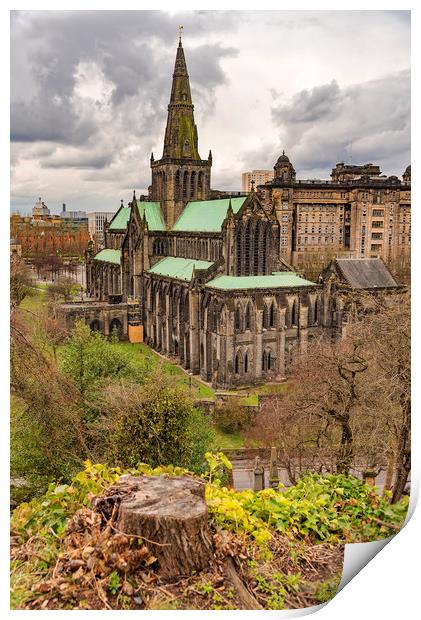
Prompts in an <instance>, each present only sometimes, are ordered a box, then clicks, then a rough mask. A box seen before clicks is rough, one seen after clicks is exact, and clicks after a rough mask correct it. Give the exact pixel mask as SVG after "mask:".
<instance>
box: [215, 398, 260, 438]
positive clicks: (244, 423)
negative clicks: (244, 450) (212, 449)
mask: <svg viewBox="0 0 421 620" xmlns="http://www.w3.org/2000/svg"><path fill="white" fill-rule="evenodd" d="M251 419H252V417H251V414H250V411H249V408H248V407H244V406H241V405H240V403H239V402H238V399H234V398H231V399H230V400H229V401H228V402H227V403H225V404H224V405H222V406H220V407H217V408H216V409H215V414H214V420H215V424H216V426H217V428H218V429H219V430H220V431H222V432H223V433H229V434H232V433H238V432H239V431H241V430H243V429H245V428H247V427H248V426H249V425H250V422H251Z"/></svg>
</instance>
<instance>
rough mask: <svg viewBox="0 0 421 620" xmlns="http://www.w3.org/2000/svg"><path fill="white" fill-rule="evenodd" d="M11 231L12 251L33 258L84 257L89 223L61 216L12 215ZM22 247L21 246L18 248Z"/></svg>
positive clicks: (26, 257)
mask: <svg viewBox="0 0 421 620" xmlns="http://www.w3.org/2000/svg"><path fill="white" fill-rule="evenodd" d="M10 234H11V238H12V239H13V242H12V243H11V248H12V251H15V253H18V252H21V254H22V256H23V258H25V259H29V260H33V259H37V258H45V259H46V258H47V257H50V256H52V255H57V256H58V255H60V256H61V257H62V258H63V259H65V258H71V257H82V256H83V255H84V253H85V249H86V246H87V244H88V241H89V233H88V227H87V224H86V223H85V225H83V226H82V225H76V226H75V225H74V223H73V222H72V221H71V220H64V219H62V218H60V217H59V216H36V217H32V218H31V217H22V216H20V215H16V214H14V215H12V216H11V218H10ZM18 246H19V248H18Z"/></svg>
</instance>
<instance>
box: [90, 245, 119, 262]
mask: <svg viewBox="0 0 421 620" xmlns="http://www.w3.org/2000/svg"><path fill="white" fill-rule="evenodd" d="M120 259H121V250H111V249H108V248H107V249H105V250H100V251H99V252H98V254H96V255H95V256H94V260H100V261H102V262H104V263H113V264H114V265H119V264H120Z"/></svg>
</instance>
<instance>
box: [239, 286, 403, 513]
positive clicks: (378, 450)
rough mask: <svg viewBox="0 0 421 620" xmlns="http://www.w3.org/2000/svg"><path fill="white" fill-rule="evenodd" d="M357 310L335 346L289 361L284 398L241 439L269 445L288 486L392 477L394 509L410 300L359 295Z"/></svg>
mask: <svg viewBox="0 0 421 620" xmlns="http://www.w3.org/2000/svg"><path fill="white" fill-rule="evenodd" d="M358 308H359V309H358V312H356V313H351V314H350V322H349V324H348V326H347V329H346V330H344V333H345V334H346V335H345V336H344V338H343V339H342V340H341V341H339V342H337V343H331V342H329V341H327V340H326V339H320V340H318V341H316V342H314V343H313V342H312V344H311V347H309V351H308V353H306V354H305V355H300V356H297V357H296V360H295V362H294V363H293V365H292V377H291V379H290V381H289V384H288V390H287V392H286V394H285V396H284V397H282V398H281V399H278V400H277V401H272V402H271V403H269V404H266V405H265V406H264V407H263V410H262V411H261V412H260V414H259V415H258V416H257V419H256V423H255V424H254V426H253V427H252V428H251V429H250V430H249V432H248V436H249V437H250V438H252V439H257V440H259V441H262V442H263V443H264V444H266V445H273V443H274V442H276V444H277V445H278V446H279V447H280V449H281V463H282V465H283V466H284V467H285V468H286V470H287V471H288V473H289V477H290V479H291V482H292V483H294V482H295V479H296V477H297V474H299V473H300V472H301V471H303V469H312V470H316V471H317V470H319V471H321V470H323V469H326V470H333V469H335V470H336V471H338V472H340V473H344V474H348V473H350V471H351V470H353V469H359V470H361V469H366V470H371V471H374V472H375V474H378V473H379V472H380V471H381V470H384V469H387V478H388V479H391V478H392V473H393V472H395V478H394V481H393V487H392V501H394V502H395V501H397V500H398V499H399V498H400V497H401V495H402V492H403V490H404V488H405V485H406V483H407V480H408V476H409V472H410V465H411V454H410V402H411V400H410V307H409V295H408V294H407V293H401V294H399V295H394V296H390V295H388V296H381V295H371V296H364V295H361V296H360V299H359V303H358ZM386 484H388V483H386Z"/></svg>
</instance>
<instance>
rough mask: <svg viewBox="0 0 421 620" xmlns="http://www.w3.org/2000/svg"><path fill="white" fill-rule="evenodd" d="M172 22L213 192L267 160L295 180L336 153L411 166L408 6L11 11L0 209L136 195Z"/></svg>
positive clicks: (72, 205)
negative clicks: (5, 203) (6, 185)
mask: <svg viewBox="0 0 421 620" xmlns="http://www.w3.org/2000/svg"><path fill="white" fill-rule="evenodd" d="M179 24H183V26H184V34H183V45H184V49H185V54H186V60H187V65H188V70H189V74H190V82H191V87H192V95H193V99H194V104H195V120H196V123H197V126H198V131H199V152H200V154H201V156H202V157H204V158H205V157H207V154H208V152H209V149H210V148H211V149H212V153H213V172H212V175H213V176H212V186H213V187H214V188H217V189H227V190H235V189H240V188H241V172H242V171H244V170H249V169H253V168H272V167H273V164H274V162H275V161H276V159H277V157H278V155H279V154H280V152H281V151H282V149H283V148H285V150H286V152H287V154H288V155H289V156H290V158H291V161H292V162H293V163H294V166H295V168H296V171H297V176H298V177H299V178H328V176H329V174H330V170H331V168H332V166H333V165H335V163H336V162H339V161H347V162H353V163H365V162H375V163H379V164H380V166H381V168H382V170H383V172H384V173H385V174H397V175H401V174H402V172H403V170H404V169H405V167H406V166H407V165H408V164H409V163H410V16H409V12H408V11H402V12H400V11H384V12H381V11H315V12H309V11H296V12H294V11H276V12H273V11H262V12H255V11H244V12H239V11H230V12H220V11H199V12H196V13H192V12H189V13H175V12H174V13H166V12H163V11H156V12H155V11H75V12H70V11H55V12H51V11H15V12H12V16H11V98H12V101H11V141H12V143H11V161H12V173H11V174H12V180H11V183H12V196H11V206H12V209H13V210H15V211H16V210H19V211H20V212H22V213H23V212H27V211H29V210H30V209H31V208H32V206H33V204H34V202H35V201H36V199H37V197H38V196H42V198H43V199H44V200H45V202H46V204H47V205H48V206H49V207H50V208H51V209H52V210H53V211H55V212H58V211H60V206H61V203H62V202H66V203H67V205H68V209H86V210H98V209H100V210H107V211H110V210H114V209H116V208H117V207H118V206H119V203H120V198H123V199H124V201H125V202H127V201H128V200H129V199H130V197H131V192H132V190H133V189H136V190H137V192H138V193H142V192H146V190H147V187H148V185H149V183H150V171H149V157H150V153H151V151H153V152H154V154H155V158H158V157H160V156H161V154H162V146H163V134H164V128H165V122H166V108H167V104H168V100H169V94H170V88H171V75H172V71H173V66H174V59H175V51H176V46H177V32H178V25H179Z"/></svg>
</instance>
